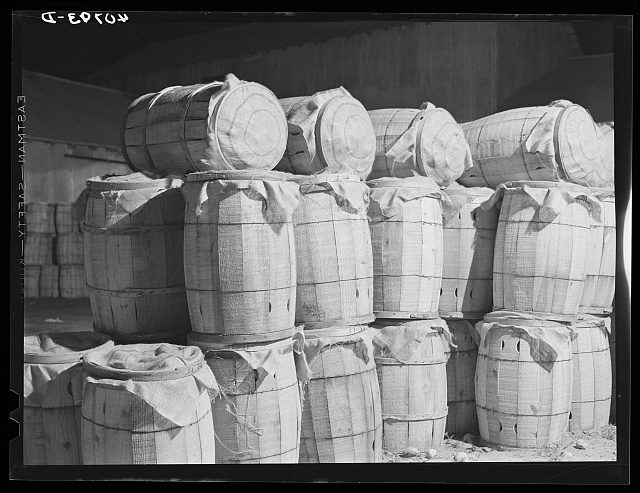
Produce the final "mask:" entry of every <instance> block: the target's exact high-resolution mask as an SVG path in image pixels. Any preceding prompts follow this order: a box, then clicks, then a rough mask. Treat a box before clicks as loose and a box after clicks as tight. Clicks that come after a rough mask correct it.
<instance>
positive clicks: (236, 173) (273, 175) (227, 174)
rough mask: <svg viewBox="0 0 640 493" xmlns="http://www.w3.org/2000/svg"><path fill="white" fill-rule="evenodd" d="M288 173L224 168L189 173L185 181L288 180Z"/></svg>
mask: <svg viewBox="0 0 640 493" xmlns="http://www.w3.org/2000/svg"><path fill="white" fill-rule="evenodd" d="M289 176H291V175H290V174H289V173H283V172H281V171H265V170H260V169H256V170H253V169H246V170H225V171H217V170H211V171H201V172H198V173H189V174H188V175H187V176H186V181H187V182H198V181H215V180H261V181H265V180H266V181H269V180H270V181H289Z"/></svg>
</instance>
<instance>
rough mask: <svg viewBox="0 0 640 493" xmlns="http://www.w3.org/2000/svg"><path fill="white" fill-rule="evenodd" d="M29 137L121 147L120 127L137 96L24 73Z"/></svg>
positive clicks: (26, 71) (28, 72)
mask: <svg viewBox="0 0 640 493" xmlns="http://www.w3.org/2000/svg"><path fill="white" fill-rule="evenodd" d="M22 94H23V95H24V96H25V97H26V101H25V102H26V109H25V111H26V115H27V120H26V122H25V123H26V125H25V126H26V128H25V131H26V134H27V136H28V137H31V138H36V139H37V138H40V139H45V140H56V141H63V142H76V143H85V144H96V145H104V146H120V137H119V135H120V124H121V122H122V117H123V115H124V113H125V111H126V110H127V107H128V106H129V104H130V103H131V101H133V100H134V99H135V97H134V96H131V95H129V94H126V93H124V92H120V91H114V90H112V89H106V88H104V87H98V86H92V85H89V84H84V83H82V82H76V81H72V80H67V79H61V78H59V77H54V76H51V75H46V74H41V73H38V72H32V71H30V70H23V71H22Z"/></svg>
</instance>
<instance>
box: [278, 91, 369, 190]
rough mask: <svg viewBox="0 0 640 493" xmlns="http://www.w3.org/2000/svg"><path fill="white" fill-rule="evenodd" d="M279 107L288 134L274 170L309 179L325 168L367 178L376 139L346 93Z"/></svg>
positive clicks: (363, 111)
mask: <svg viewBox="0 0 640 493" xmlns="http://www.w3.org/2000/svg"><path fill="white" fill-rule="evenodd" d="M280 104H282V107H283V109H284V112H285V114H286V116H287V122H288V128H289V132H288V140H287V150H286V151H285V153H284V156H283V157H282V159H281V160H280V162H279V163H278V165H277V166H276V169H278V170H280V171H287V172H290V173H295V174H299V175H312V174H315V173H317V172H319V171H322V170H324V169H325V168H329V169H340V168H343V169H347V170H351V171H352V172H354V173H356V174H357V175H358V176H359V177H360V178H362V179H363V180H364V179H366V178H367V176H368V175H369V172H370V171H371V166H372V164H373V158H374V157H375V151H376V136H375V134H374V133H373V126H372V125H371V119H370V118H369V115H368V114H367V110H366V109H365V108H364V106H362V104H361V103H360V101H358V100H357V99H355V98H354V97H352V96H351V94H349V92H348V91H347V90H346V89H344V88H343V87H340V88H338V89H331V90H328V91H322V92H317V93H315V94H314V95H312V96H304V97H294V98H286V99H281V100H280Z"/></svg>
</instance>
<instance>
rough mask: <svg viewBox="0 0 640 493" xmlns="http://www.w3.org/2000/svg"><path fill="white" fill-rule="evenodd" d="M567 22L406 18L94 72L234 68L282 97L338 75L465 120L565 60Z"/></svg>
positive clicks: (191, 76)
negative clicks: (153, 66)
mask: <svg viewBox="0 0 640 493" xmlns="http://www.w3.org/2000/svg"><path fill="white" fill-rule="evenodd" d="M569 26H570V25H569V24H566V23H559V22H432V23H426V22H407V23H406V25H404V26H399V27H390V28H388V29H380V30H376V31H372V32H369V33H363V34H357V35H354V36H349V37H346V36H344V37H338V38H334V39H330V40H328V41H325V42H321V43H317V44H305V45H299V46H291V47H288V48H284V49H276V50H271V51H268V52H264V53H256V54H252V55H250V56H243V57H235V58H224V57H220V58H218V59H215V60H210V61H203V62H201V63H195V64H189V65H185V66H180V67H170V68H166V69H161V70H156V71H152V72H144V73H131V74H129V75H126V76H122V77H111V78H105V79H100V80H96V81H95V82H97V83H99V84H101V85H104V86H107V87H113V88H118V89H121V90H125V91H127V92H130V93H133V94H143V93H146V92H151V91H158V90H160V89H162V88H164V87H166V86H170V85H185V84H192V83H194V82H201V81H208V80H211V78H212V77H214V76H217V75H220V74H226V73H229V72H233V73H235V74H236V75H237V76H238V77H240V78H242V79H246V80H254V81H256V82H260V83H262V84H265V85H266V86H268V87H269V88H270V89H272V90H273V91H274V93H275V94H276V95H277V96H278V97H281V98H284V97H290V96H300V95H305V94H311V93H313V92H316V91H319V90H324V89H328V88H332V87H336V86H339V85H343V86H344V87H345V88H346V89H348V90H349V91H350V92H351V93H352V94H353V95H354V96H355V97H357V98H358V99H360V100H361V101H362V103H363V104H364V105H365V107H367V109H377V108H384V107H395V106H399V107H416V106H419V105H420V104H421V103H422V102H423V101H425V100H430V101H432V102H433V103H434V104H436V105H438V106H442V107H445V108H447V109H448V110H449V111H451V113H452V114H453V115H454V117H455V118H457V119H458V120H459V121H468V120H472V119H475V118H479V117H481V116H485V115H487V114H490V113H492V112H494V111H496V109H497V107H498V105H499V103H500V101H501V100H504V99H505V98H507V97H509V96H511V95H512V94H513V93H514V92H515V91H517V90H518V89H520V88H522V87H523V86H524V85H526V84H528V83H530V82H532V81H533V80H534V79H536V78H537V77H538V76H540V75H541V74H542V73H544V72H546V71H547V70H549V69H551V68H553V67H554V66H556V65H557V64H558V63H560V62H562V61H563V60H565V59H566V58H567V57H568V56H569V55H570V54H571V43H570V40H569V37H568V35H567V29H571V28H570V27H569ZM176 42H178V41H176ZM214 51H215V47H212V53H213V52H214Z"/></svg>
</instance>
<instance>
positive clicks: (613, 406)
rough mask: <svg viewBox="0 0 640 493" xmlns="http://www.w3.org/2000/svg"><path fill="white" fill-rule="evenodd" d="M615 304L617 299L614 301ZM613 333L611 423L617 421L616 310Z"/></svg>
mask: <svg viewBox="0 0 640 493" xmlns="http://www.w3.org/2000/svg"><path fill="white" fill-rule="evenodd" d="M614 305H615V301H614ZM610 318H611V333H610V334H609V353H610V354H611V409H610V412H609V420H610V421H611V423H614V424H615V422H616V407H617V400H618V399H617V394H616V348H617V346H616V312H615V310H614V311H612V312H611V317H610Z"/></svg>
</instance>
